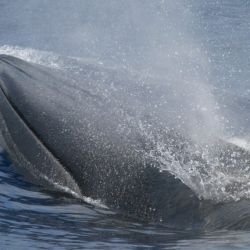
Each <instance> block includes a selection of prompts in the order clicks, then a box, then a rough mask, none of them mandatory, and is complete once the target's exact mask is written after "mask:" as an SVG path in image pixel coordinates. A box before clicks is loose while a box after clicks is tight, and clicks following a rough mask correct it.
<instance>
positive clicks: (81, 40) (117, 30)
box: [0, 0, 250, 249]
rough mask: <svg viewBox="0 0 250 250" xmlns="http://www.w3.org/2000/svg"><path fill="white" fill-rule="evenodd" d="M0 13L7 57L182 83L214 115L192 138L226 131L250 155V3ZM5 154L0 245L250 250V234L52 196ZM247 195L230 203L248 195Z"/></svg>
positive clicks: (15, 4)
mask: <svg viewBox="0 0 250 250" xmlns="http://www.w3.org/2000/svg"><path fill="white" fill-rule="evenodd" d="M0 8H1V15H0V53H1V54H10V55H14V56H17V57H19V58H22V59H24V60H26V61H29V62H35V63H38V64H41V65H46V66H49V67H51V68H56V69H57V68H58V69H60V70H65V72H66V71H67V70H69V68H70V69H71V70H72V69H73V71H74V72H76V73H77V70H78V68H77V67H78V65H75V64H74V60H84V61H87V62H91V63H92V62H94V63H95V64H98V65H108V66H109V67H112V68H116V67H117V68H126V70H136V71H137V72H141V74H152V75H157V76H159V75H160V76H162V77H167V79H168V84H174V83H175V82H180V84H179V85H178V88H179V87H180V86H181V89H182V90H183V93H186V92H192V93H194V94H192V98H189V97H185V98H186V99H185V101H187V102H191V101H193V100H195V101H194V105H195V106H196V107H198V108H197V109H200V110H201V111H202V112H203V111H207V110H208V112H205V114H204V121H205V124H206V126H204V127H203V126H200V127H201V128H200V127H199V129H198V128H197V123H196V122H194V119H193V118H194V117H192V119H190V120H191V121H192V122H190V123H189V124H188V129H189V130H190V133H194V131H195V133H194V134H195V136H196V137H197V136H198V138H199V139H200V137H205V136H206V133H204V131H208V128H209V131H212V134H221V131H222V130H223V136H225V137H226V138H227V140H229V141H231V142H232V143H234V144H237V145H239V146H241V147H243V148H245V149H246V150H249V148H250V146H249V145H250V140H249V138H250V121H249V111H250V80H249V79H250V69H249V61H250V45H249V39H250V2H249V1H248V0H238V1H230V0H221V1H215V0H212V1H205V0H204V1H203V0H202V1H198V0H197V1H195V0H192V1H184V0H183V1H178V2H177V3H176V1H170V0H169V1H133V0H131V1H119V2H117V1H113V0H110V1H102V2H101V3H100V1H78V0H76V1H74V2H73V1H72V2H70V1H64V0H61V1H60V0H58V1H56V0H55V1H48V0H43V1H42V0H37V1H33V0H27V1H25V4H24V2H23V1H21V0H16V1H7V0H0ZM72 58H74V60H73V59H72ZM71 59H72V60H71ZM194 105H191V107H193V106H194ZM202 114H203V113H202ZM202 117H203V116H202ZM197 131H198V132H197ZM196 137H195V138H196ZM7 158H8V157H7V155H6V153H5V152H4V151H3V150H1V153H0V249H116V248H118V249H144V248H145V249H147V248H149V249H151V248H152V249H159V248H163V249H249V246H250V232H248V231H234V230H221V231H204V230H191V229H190V230H176V229H173V228H169V227H167V225H164V224H163V225H155V224H144V223H142V222H141V221H136V220H135V219H131V218H127V217H125V216H124V215H121V214H117V212H115V211H111V210H110V209H105V208H101V207H100V206H98V205H96V204H95V205H93V204H89V203H84V202H83V201H80V200H76V199H73V198H71V197H68V196H67V195H66V194H63V193H61V192H48V191H46V190H44V189H43V188H42V187H40V186H35V185H34V184H31V183H30V182H29V181H27V180H26V179H25V177H24V176H22V175H20V174H19V173H18V171H17V170H16V169H15V166H13V165H12V163H11V162H10V161H9V160H8V159H7ZM247 177H248V176H245V177H244V178H245V179H247ZM237 178H238V179H237V180H238V181H239V180H241V179H240V178H241V175H240V172H239V175H238V176H237ZM249 178H250V176H249ZM215 183H217V184H218V182H216V181H215ZM221 185H223V183H221ZM243 191H244V190H243ZM248 191H249V190H248V189H247V190H245V192H243V193H242V192H241V193H240V194H238V195H239V196H238V197H237V194H236V197H234V198H236V199H237V198H249V192H248Z"/></svg>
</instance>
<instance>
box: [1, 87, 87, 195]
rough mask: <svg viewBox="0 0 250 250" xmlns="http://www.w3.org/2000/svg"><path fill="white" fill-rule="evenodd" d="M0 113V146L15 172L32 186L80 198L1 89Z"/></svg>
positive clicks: (70, 181)
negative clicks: (27, 179) (20, 173)
mask: <svg viewBox="0 0 250 250" xmlns="http://www.w3.org/2000/svg"><path fill="white" fill-rule="evenodd" d="M0 84H1V82H0ZM0 110H1V112H0V130H1V138H2V139H1V144H2V145H4V148H5V149H6V150H7V151H8V154H9V155H10V157H11V160H12V161H13V162H14V163H15V165H17V167H18V170H19V171H21V172H22V173H24V175H25V176H26V177H28V178H29V180H31V181H32V182H34V183H36V184H41V185H42V186H44V187H47V188H49V189H51V188H52V189H57V190H61V191H64V192H67V193H70V194H71V195H73V196H75V197H77V198H81V197H82V194H81V190H80V188H79V187H78V185H77V183H76V182H75V180H74V179H73V177H72V176H71V175H70V174H69V173H68V172H67V171H66V170H65V168H64V167H63V166H62V165H61V163H60V162H59V161H58V160H57V159H56V158H55V157H54V156H53V154H52V153H51V152H49V150H48V149H47V148H46V147H45V146H44V145H43V143H42V142H41V141H40V140H39V138H38V137H37V136H36V135H35V133H34V132H33V131H32V129H31V128H30V127H29V126H28V125H27V124H26V123H25V122H24V120H23V119H22V118H21V117H20V115H19V114H18V112H17V110H16V109H15V108H14V107H13V105H11V103H10V101H9V100H8V98H7V97H6V95H5V93H4V91H3V89H2V88H1V87H0Z"/></svg>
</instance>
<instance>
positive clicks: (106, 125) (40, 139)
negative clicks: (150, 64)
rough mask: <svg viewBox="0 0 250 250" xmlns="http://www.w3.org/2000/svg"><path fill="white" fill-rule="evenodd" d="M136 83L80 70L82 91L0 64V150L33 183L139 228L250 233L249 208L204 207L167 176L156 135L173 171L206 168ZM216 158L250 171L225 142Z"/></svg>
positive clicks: (92, 68)
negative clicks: (195, 165) (96, 203)
mask: <svg viewBox="0 0 250 250" xmlns="http://www.w3.org/2000/svg"><path fill="white" fill-rule="evenodd" d="M133 77H134V76H131V77H130V76H128V75H127V74H126V73H119V74H118V73H117V72H116V71H115V70H113V69H106V68H104V67H101V66H96V65H92V64H88V63H84V64H83V66H82V67H81V76H80V77H79V78H78V81H76V80H75V79H71V78H70V76H69V75H68V74H64V72H63V71H62V70H60V69H51V68H48V67H46V66H41V65H38V64H34V63H30V62H26V61H24V60H21V59H18V58H16V57H13V56H8V55H1V56H0V131H1V137H0V138H1V139H0V143H1V146H3V147H4V149H5V150H6V151H7V153H8V155H9V157H10V159H11V160H12V162H13V163H14V165H15V166H16V168H17V169H18V170H19V171H20V172H21V173H22V174H23V175H24V176H25V177H27V178H28V179H29V180H30V181H32V182H34V183H37V184H39V185H42V186H43V187H45V188H47V189H56V190H60V191H63V192H66V193H69V194H71V195H72V196H74V197H76V198H81V197H83V198H84V197H85V198H86V197H89V198H91V199H93V200H100V201H101V202H102V203H103V204H105V205H106V206H107V207H109V208H112V209H114V210H115V211H119V212H120V213H122V214H124V215H126V216H129V217H131V218H136V219H138V220H142V221H143V222H150V223H166V224H167V225H169V226H173V227H176V228H196V227H199V228H210V229H214V228H216V229H218V228H234V229H246V228H249V227H250V220H249V218H250V217H249V216H250V213H249V211H250V210H249V208H250V203H249V202H248V200H246V199H241V200H239V201H229V202H218V201H214V200H212V199H204V198H203V197H199V195H198V194H197V192H195V191H194V190H193V189H192V188H191V187H190V186H189V185H187V184H186V183H185V182H184V181H183V180H182V179H181V178H178V176H176V175H175V173H173V172H172V171H171V170H170V169H162V167H161V165H162V162H161V161H159V159H158V158H159V157H157V153H155V152H157V151H155V150H154V149H155V147H156V146H157V145H156V143H155V141H156V140H157V138H158V137H159V135H160V138H161V141H162V142H163V143H164V145H166V147H167V149H168V152H169V154H170V159H172V160H173V161H179V162H182V163H183V164H184V163H187V162H191V161H194V160H195V161H196V162H199V163H200V164H203V165H206V164H208V163H207V162H204V159H203V158H202V157H201V156H200V155H197V154H196V155H194V154H192V153H190V147H195V146H193V144H192V142H191V140H189V138H186V137H185V136H183V135H182V133H181V132H180V131H177V130H175V129H173V128H170V129H166V127H165V122H163V120H162V119H163V118H162V116H161V115H159V114H157V113H156V112H155V107H156V106H157V105H151V104H152V103H154V101H155V100H157V101H158V99H159V98H158V97H159V94H161V93H162V89H161V87H155V89H154V90H153V91H152V89H151V88H149V87H148V86H147V85H146V86H145V85H144V83H142V84H141V85H135V84H133ZM156 96H157V98H155V97H156ZM151 101H152V102H151ZM152 106H153V107H152ZM167 119H169V117H167ZM170 124H171V123H170ZM215 151H216V152H217V154H218V158H219V159H220V161H223V162H226V163H227V164H228V165H230V158H229V155H231V153H232V152H237V155H238V156H237V157H238V158H237V160H238V162H239V163H238V164H242V162H244V163H245V164H246V162H247V163H248V162H249V161H250V153H249V152H248V151H246V150H244V149H242V148H240V147H237V146H235V145H233V144H230V143H228V142H222V141H220V142H219V146H217V148H216V150H215ZM234 160H235V159H234ZM169 164H170V165H171V163H169Z"/></svg>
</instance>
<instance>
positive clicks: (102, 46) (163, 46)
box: [0, 0, 249, 200]
mask: <svg viewBox="0 0 250 250" xmlns="http://www.w3.org/2000/svg"><path fill="white" fill-rule="evenodd" d="M204 6H206V8H205V7H204ZM204 6H203V5H202V4H201V3H200V2H199V1H170V0H169V1H168V0H167V1H163V0H159V1H149V0H146V1H140V0H136V1H135V0H129V1H114V0H104V1H95V0H94V1H93V0H89V1H80V0H75V1H66V0H55V1H49V0H43V1H42V0H41V1H32V0H27V1H25V4H24V3H23V1H21V0H19V1H15V2H7V1H6V2H5V1H4V2H3V3H2V6H1V9H2V10H3V13H4V14H3V15H1V17H0V23H1V24H3V25H2V27H3V28H0V31H1V32H4V36H2V37H1V40H0V45H1V46H0V53H4V54H11V55H14V56H17V57H20V58H22V59H24V60H26V61H30V62H35V63H38V64H42V65H45V66H49V67H51V68H54V69H61V70H63V71H64V72H65V73H66V74H68V77H69V78H72V79H75V80H76V81H79V82H80V81H81V73H80V72H81V67H82V65H84V63H91V64H95V65H98V67H99V66H100V67H104V68H105V67H106V68H112V69H114V70H117V71H119V70H121V71H125V72H128V74H131V75H132V76H134V75H136V77H137V78H136V79H135V82H134V84H141V83H142V82H143V84H144V83H145V85H147V86H148V85H149V86H151V88H152V89H154V88H155V87H156V86H164V88H163V89H164V94H162V96H163V97H164V98H162V99H160V100H155V102H154V103H152V105H151V104H150V103H148V104H147V107H145V108H148V109H149V110H152V112H155V113H157V114H156V116H157V117H160V120H161V122H163V125H164V126H165V127H166V130H169V129H172V128H173V129H176V130H177V131H179V132H180V133H181V134H183V135H184V136H185V137H187V138H188V139H191V140H192V141H193V142H194V144H195V146H194V147H191V148H190V149H189V150H190V151H191V153H192V154H196V153H197V152H198V154H199V155H202V157H203V159H204V160H205V161H206V162H208V163H209V164H208V165H206V166H200V165H199V164H198V163H196V162H193V161H191V162H189V163H188V164H183V163H182V162H178V161H176V159H175V156H174V155H173V154H171V153H170V152H169V147H168V145H167V146H166V145H165V144H164V142H163V141H162V140H161V138H160V136H158V137H150V136H151V135H150V131H148V130H147V124H143V123H142V124H141V123H140V122H138V127H140V129H141V130H142V133H144V136H145V137H148V138H149V139H150V140H151V141H152V142H153V143H154V144H155V150H154V151H153V152H152V151H151V152H150V154H151V156H152V157H156V155H157V157H158V160H159V161H160V162H162V168H163V169H167V170H169V171H171V172H172V173H174V174H175V175H176V176H177V177H178V178H180V179H181V180H182V181H183V182H184V183H186V184H187V185H189V186H190V187H191V188H192V189H194V190H195V191H196V192H197V193H198V194H199V195H200V196H202V197H205V198H214V199H219V200H220V199H222V200H226V199H231V198H233V199H239V198H241V197H248V192H247V190H248V189H249V188H247V189H246V190H245V189H244V188H243V189H241V190H240V192H239V193H237V192H236V193H234V194H233V195H232V194H229V193H230V192H228V191H225V190H226V187H227V186H228V185H231V184H232V183H235V182H242V180H243V179H244V177H242V174H241V171H242V169H244V168H245V165H240V168H239V170H238V172H237V173H238V174H235V171H233V175H231V173H230V174H229V173H226V172H225V171H221V172H220V171H219V170H218V166H219V167H221V165H220V164H221V163H220V162H219V160H218V159H217V158H216V156H214V155H213V151H214V144H216V143H217V140H218V139H223V140H224V139H227V140H230V141H231V142H232V143H234V144H238V145H240V146H243V147H245V148H246V147H247V145H248V143H247V141H246V140H245V138H246V137H245V134H244V137H243V133H241V136H242V137H241V138H240V139H239V138H236V139H235V138H231V137H232V136H237V131H239V128H240V131H245V130H247V129H245V128H246V126H245V125H242V124H243V123H244V124H246V120H245V118H244V117H243V118H241V119H238V116H236V115H234V112H232V110H233V108H232V107H234V103H233V102H232V101H231V106H230V105H228V101H229V100H230V98H227V99H226V101H225V96H226V95H224V94H223V93H225V92H228V91H227V88H226V87H225V86H224V87H223V88H222V87H221V86H219V83H218V82H219V80H218V79H220V78H219V77H218V76H217V75H213V73H214V66H213V65H212V64H213V60H215V59H214V57H213V53H212V52H213V50H212V49H211V47H209V46H210V45H211V43H209V42H208V40H209V39H208V38H209V37H208V38H207V37H206V36H204V33H205V34H206V35H207V32H208V30H209V28H210V26H206V25H205V24H206V23H205V21H206V15H205V14H204V13H203V11H204V8H205V9H206V10H208V9H209V8H211V9H213V8H214V9H216V6H217V5H216V4H215V3H211V5H209V4H207V3H206V4H204ZM6 16H11V17H12V18H6ZM202 22H204V23H202ZM202 25H204V27H201V26H202ZM6 27H9V28H8V29H6ZM1 29H4V30H1ZM224 74H226V73H225V72H224ZM138 79H139V80H138ZM125 84H126V83H125ZM225 84H226V83H225V82H224V85H225ZM218 89H219V91H218ZM124 90H125V91H124V95H126V86H125V87H124ZM230 95H231V94H230ZM230 95H229V96H230ZM235 98H236V97H235ZM131 105H132V104H131ZM228 107H229V108H228ZM234 116H235V118H234ZM242 120H243V121H242ZM238 121H240V122H241V124H239V123H240V122H238ZM244 126H245V127H244ZM210 148H212V150H210ZM169 161H171V164H169ZM232 165H233V164H232ZM237 167H238V165H237ZM201 169H202V171H201ZM204 172H205V173H206V174H205V177H204ZM245 173H246V174H247V177H248V171H246V172H245ZM193 176H195V181H194V179H193ZM246 182H247V178H246V179H244V183H246ZM211 183H212V184H211Z"/></svg>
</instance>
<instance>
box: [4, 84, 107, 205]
mask: <svg viewBox="0 0 250 250" xmlns="http://www.w3.org/2000/svg"><path fill="white" fill-rule="evenodd" d="M3 85H4V84H3V81H2V80H1V79H0V93H2V96H3V97H4V99H5V102H6V103H7V105H8V106H9V108H11V110H12V112H13V113H14V114H15V116H17V117H18V119H19V122H20V123H22V124H23V126H25V128H26V130H27V131H28V133H29V135H31V136H32V137H33V138H34V139H35V141H36V143H37V144H39V146H40V147H41V148H42V149H43V151H44V153H45V154H47V156H48V157H50V158H51V160H52V161H54V162H56V163H57V164H58V165H59V166H60V168H61V169H60V170H62V169H63V171H64V173H65V175H67V176H68V178H70V179H71V180H70V181H72V182H73V183H74V185H75V186H76V190H74V189H72V188H71V187H69V186H67V185H62V184H61V183H58V182H56V181H55V180H53V179H51V178H49V177H48V176H46V175H44V174H42V175H40V176H39V178H41V177H42V178H43V179H44V180H45V181H47V182H49V183H50V184H51V185H52V186H53V187H54V188H56V189H57V190H59V191H64V192H65V193H68V194H70V195H72V197H75V198H77V199H80V200H83V201H84V202H86V203H89V204H93V205H97V206H99V207H105V205H102V204H101V202H100V201H98V200H97V201H95V200H93V199H91V198H90V197H87V196H84V195H82V193H81V191H80V188H79V186H78V184H77V182H76V181H75V179H74V177H73V176H72V174H71V173H70V172H69V171H68V170H67V169H66V168H65V167H64V165H63V164H62V163H61V161H60V159H58V158H57V157H56V156H55V155H54V153H53V152H52V151H51V150H50V149H49V148H48V147H47V145H46V143H44V142H43V140H42V139H41V138H40V136H39V135H38V134H37V133H36V131H35V130H34V129H33V128H32V126H31V125H30V124H29V122H28V121H27V119H25V117H24V115H22V113H21V112H20V111H19V110H18V108H17V107H16V105H15V104H14V103H13V102H12V100H11V99H10V98H8V95H7V94H6V91H5V90H4V87H3ZM6 126H7V125H6ZM7 127H8V126H7ZM7 129H8V128H7ZM17 164H18V163H17ZM32 177H35V176H32Z"/></svg>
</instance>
